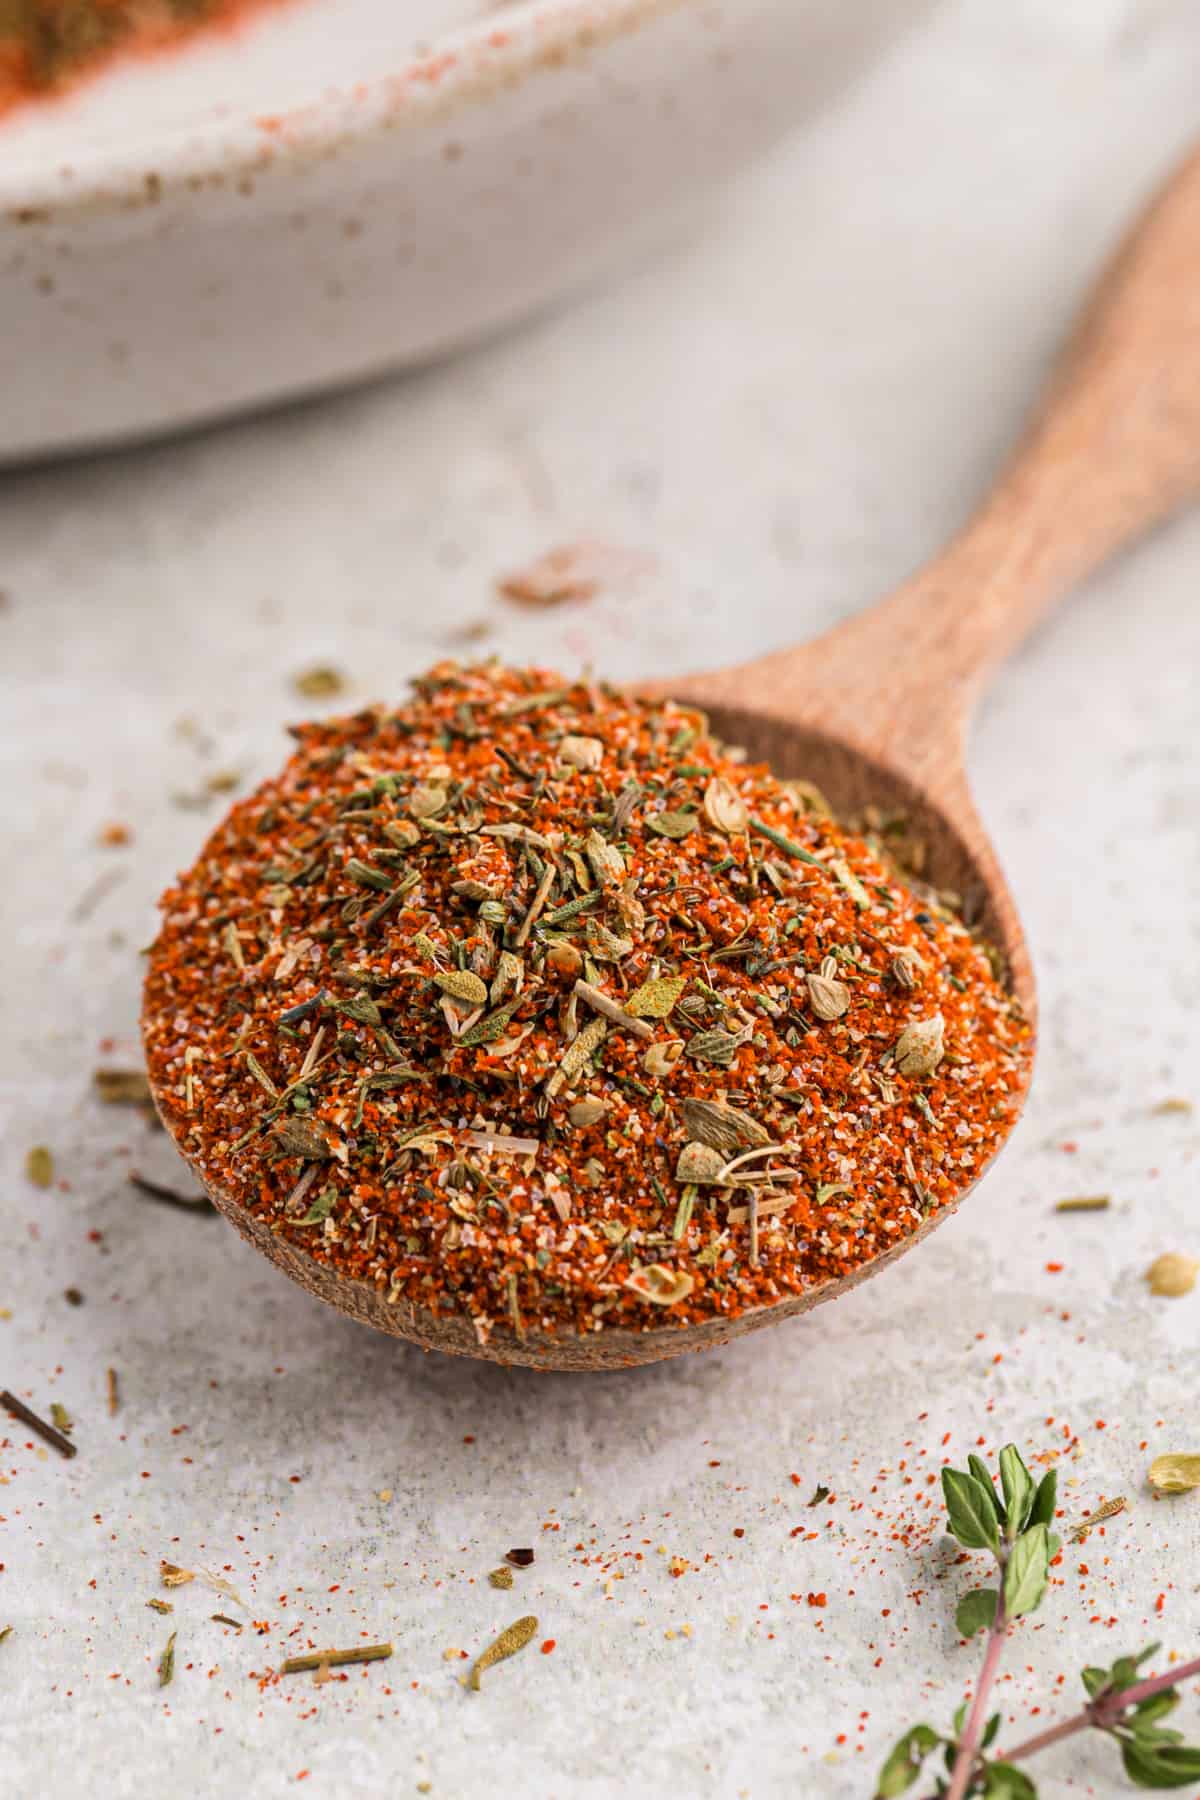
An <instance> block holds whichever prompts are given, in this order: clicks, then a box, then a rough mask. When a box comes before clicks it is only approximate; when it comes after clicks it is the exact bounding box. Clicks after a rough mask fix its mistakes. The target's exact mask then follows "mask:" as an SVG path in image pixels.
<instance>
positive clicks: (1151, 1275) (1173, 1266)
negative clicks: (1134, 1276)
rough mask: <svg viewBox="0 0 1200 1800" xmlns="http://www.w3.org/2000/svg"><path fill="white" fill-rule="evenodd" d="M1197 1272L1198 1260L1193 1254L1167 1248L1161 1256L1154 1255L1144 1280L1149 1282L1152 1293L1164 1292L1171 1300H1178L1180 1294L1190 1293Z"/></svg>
mask: <svg viewBox="0 0 1200 1800" xmlns="http://www.w3.org/2000/svg"><path fill="white" fill-rule="evenodd" d="M1198 1273H1200V1262H1197V1260H1196V1258H1195V1257H1194V1256H1183V1255H1181V1254H1180V1252H1179V1251H1177V1250H1167V1251H1164V1253H1163V1255H1162V1256H1156V1257H1155V1259H1154V1261H1153V1262H1152V1263H1151V1264H1150V1267H1149V1268H1148V1269H1147V1270H1146V1274H1145V1280H1146V1281H1148V1282H1149V1283H1150V1292H1151V1293H1152V1294H1164V1295H1166V1296H1168V1297H1169V1298H1170V1299H1172V1300H1178V1299H1179V1298H1180V1297H1181V1296H1182V1295H1184V1294H1190V1293H1191V1291H1192V1289H1193V1288H1194V1287H1195V1285H1196V1276H1197V1274H1198Z"/></svg>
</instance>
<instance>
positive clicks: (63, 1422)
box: [50, 1400, 75, 1434]
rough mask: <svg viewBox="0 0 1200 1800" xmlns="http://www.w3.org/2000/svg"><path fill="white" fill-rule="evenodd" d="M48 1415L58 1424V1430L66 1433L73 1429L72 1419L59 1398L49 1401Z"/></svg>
mask: <svg viewBox="0 0 1200 1800" xmlns="http://www.w3.org/2000/svg"><path fill="white" fill-rule="evenodd" d="M50 1417H51V1418H52V1419H53V1420H54V1423H55V1424H56V1425H57V1426H58V1429H59V1430H60V1431H65V1432H67V1433H68V1434H69V1433H70V1432H72V1431H74V1429H75V1425H74V1421H73V1420H72V1418H71V1415H70V1413H69V1412H68V1411H67V1409H66V1407H65V1406H64V1405H63V1403H62V1401H61V1400H53V1401H51V1403H50Z"/></svg>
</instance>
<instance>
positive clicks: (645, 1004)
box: [625, 975, 687, 1019]
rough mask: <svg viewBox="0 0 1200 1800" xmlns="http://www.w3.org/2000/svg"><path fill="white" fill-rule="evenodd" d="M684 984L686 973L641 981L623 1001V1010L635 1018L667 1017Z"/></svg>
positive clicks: (672, 1009) (673, 1007) (685, 983)
mask: <svg viewBox="0 0 1200 1800" xmlns="http://www.w3.org/2000/svg"><path fill="white" fill-rule="evenodd" d="M686 986H687V976H686V975H666V976H662V977H660V978H659V979H658V980H657V981H643V983H642V985H641V987H639V988H635V989H634V990H633V993H632V994H630V996H629V998H628V1000H627V1001H626V1002H625V1010H626V1012H628V1013H632V1015H633V1017H634V1018H635V1019H669V1018H670V1016H671V1014H672V1012H673V1011H674V1010H675V1006H676V1004H677V1002H678V1000H679V997H680V995H681V994H682V993H683V990H684V988H685V987H686Z"/></svg>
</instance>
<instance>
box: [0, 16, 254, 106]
mask: <svg viewBox="0 0 1200 1800" xmlns="http://www.w3.org/2000/svg"><path fill="white" fill-rule="evenodd" d="M283 3H284V0H26V3H25V4H24V5H21V6H18V7H6V8H3V9H0V117H3V116H4V114H5V113H8V112H12V111H13V110H14V109H15V108H17V107H19V106H22V105H24V104H25V103H26V102H28V101H30V100H37V99H46V98H51V97H54V96H57V95H60V94H62V93H63V92H64V91H65V90H66V89H68V88H71V87H74V86H75V85H76V84H77V83H78V82H79V81H81V80H83V79H84V78H85V77H87V76H91V75H94V74H97V73H98V72H99V71H100V70H102V69H103V68H105V67H107V66H108V65H109V64H110V63H112V62H113V61H115V60H116V59H117V58H118V57H129V56H143V55H161V54H163V53H164V52H169V51H173V50H174V49H175V48H176V47H177V46H178V45H180V44H182V43H184V42H185V41H190V40H191V39H192V38H195V37H197V36H199V35H200V34H201V33H208V32H212V31H218V30H228V29H230V28H234V27H236V26H238V25H240V24H241V22H242V20H243V18H244V17H245V16H246V15H247V14H250V13H254V12H260V11H262V10H264V9H265V8H266V7H267V6H277V5H281V4H283Z"/></svg>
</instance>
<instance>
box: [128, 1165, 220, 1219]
mask: <svg viewBox="0 0 1200 1800" xmlns="http://www.w3.org/2000/svg"><path fill="white" fill-rule="evenodd" d="M129 1185H130V1187H132V1188H136V1189H137V1191H138V1193H139V1194H144V1195H145V1196H146V1199H147V1200H157V1201H158V1202H159V1203H160V1205H162V1206H177V1207H178V1208H179V1210H180V1212H190V1213H208V1214H210V1215H211V1216H212V1217H213V1218H215V1217H216V1207H215V1206H214V1205H213V1203H212V1201H211V1200H210V1199H209V1197H208V1195H207V1194H181V1193H178V1192H177V1191H176V1189H175V1188H170V1187H164V1186H163V1185H162V1183H161V1182H159V1181H147V1180H146V1177H145V1176H144V1175H139V1174H138V1172H137V1170H136V1169H131V1170H130V1171H129Z"/></svg>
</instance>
